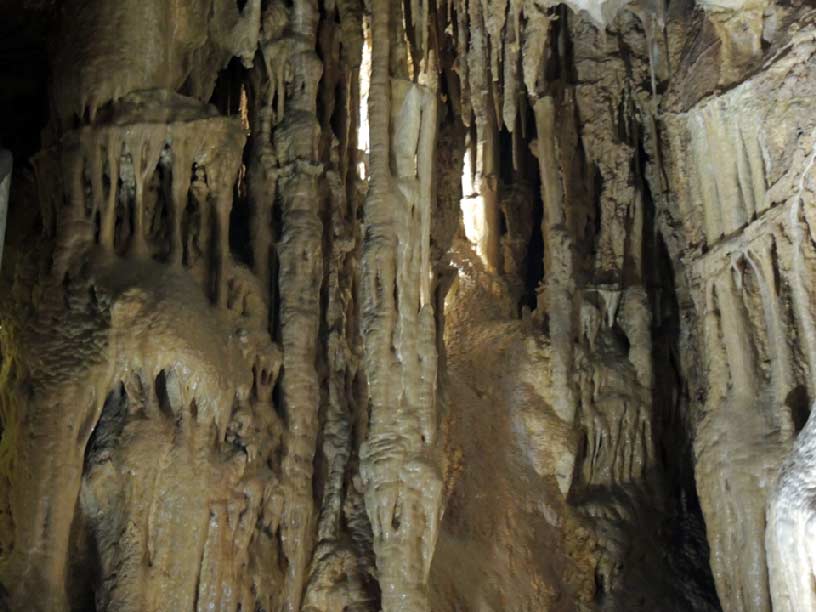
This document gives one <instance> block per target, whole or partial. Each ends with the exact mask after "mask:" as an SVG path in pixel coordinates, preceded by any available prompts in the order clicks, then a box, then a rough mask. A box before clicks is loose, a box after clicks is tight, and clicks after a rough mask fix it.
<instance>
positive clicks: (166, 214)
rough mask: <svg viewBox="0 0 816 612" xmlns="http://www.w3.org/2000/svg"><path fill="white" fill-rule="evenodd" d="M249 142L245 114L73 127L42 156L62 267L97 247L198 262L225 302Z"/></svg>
mask: <svg viewBox="0 0 816 612" xmlns="http://www.w3.org/2000/svg"><path fill="white" fill-rule="evenodd" d="M244 139H245V135H244V133H243V130H242V129H241V126H240V123H239V120H238V119H234V118H222V117H217V116H216V117H212V116H204V117H202V118H200V119H195V120H190V121H185V122H176V123H132V124H126V125H117V124H115V123H113V124H110V125H104V126H87V127H83V128H80V129H78V130H76V131H72V132H68V133H67V134H65V136H63V138H62V139H61V141H60V142H59V143H58V144H57V145H55V146H54V147H52V148H51V149H48V150H45V151H43V152H42V153H41V154H40V155H39V156H38V158H37V159H36V170H37V176H38V180H39V184H40V189H39V192H40V200H41V209H42V217H43V226H44V230H45V232H46V234H47V235H51V236H54V237H55V238H56V240H55V244H56V246H55V249H56V251H55V254H54V269H53V272H54V274H55V275H56V276H57V277H60V276H61V275H62V274H64V273H65V271H66V270H67V269H68V267H69V266H70V265H71V259H72V258H73V257H74V256H76V255H79V254H81V253H82V252H83V251H84V250H86V249H89V248H93V247H98V248H99V249H100V251H102V252H104V253H107V254H118V255H127V256H129V257H153V258H155V259H158V260H161V261H167V262H168V263H172V264H173V265H178V266H182V265H184V266H187V267H190V268H194V269H196V270H198V271H199V272H200V280H201V281H202V282H204V283H206V285H207V287H208V291H207V293H208V294H210V296H211V297H212V298H214V300H215V301H219V302H222V301H223V300H224V299H225V297H226V288H225V286H224V283H225V281H226V275H225V267H226V266H227V262H228V260H229V215H230V210H231V208H232V200H233V189H234V185H235V182H236V180H237V177H238V172H239V169H240V166H241V155H242V147H243V143H244ZM60 177H61V178H60ZM211 261H215V267H214V269H211V264H210V262H211Z"/></svg>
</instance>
